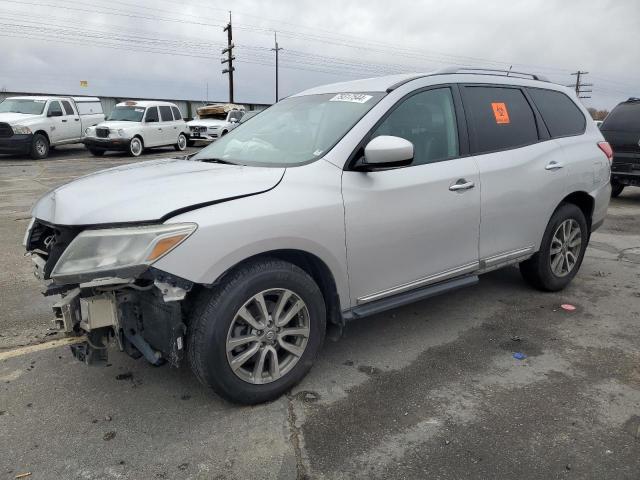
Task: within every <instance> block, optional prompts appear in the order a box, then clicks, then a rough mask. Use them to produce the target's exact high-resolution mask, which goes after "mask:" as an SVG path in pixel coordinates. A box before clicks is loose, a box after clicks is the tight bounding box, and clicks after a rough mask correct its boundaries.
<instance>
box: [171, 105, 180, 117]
mask: <svg viewBox="0 0 640 480" xmlns="http://www.w3.org/2000/svg"><path fill="white" fill-rule="evenodd" d="M171 111H172V112H173V119H174V120H182V115H181V114H180V110H179V109H178V107H171Z"/></svg>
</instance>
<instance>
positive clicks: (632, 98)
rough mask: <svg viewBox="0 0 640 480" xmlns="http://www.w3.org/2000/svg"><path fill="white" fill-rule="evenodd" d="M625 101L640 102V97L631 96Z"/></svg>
mask: <svg viewBox="0 0 640 480" xmlns="http://www.w3.org/2000/svg"><path fill="white" fill-rule="evenodd" d="M625 101H626V102H640V98H638V97H629V98H627V99H626V100H625Z"/></svg>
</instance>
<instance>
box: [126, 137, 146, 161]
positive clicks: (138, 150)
mask: <svg viewBox="0 0 640 480" xmlns="http://www.w3.org/2000/svg"><path fill="white" fill-rule="evenodd" d="M143 151H144V143H143V142H142V139H141V138H140V137H133V138H132V139H131V140H130V141H129V149H128V153H129V156H130V157H139V156H140V155H142V152H143Z"/></svg>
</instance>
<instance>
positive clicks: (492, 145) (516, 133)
mask: <svg viewBox="0 0 640 480" xmlns="http://www.w3.org/2000/svg"><path fill="white" fill-rule="evenodd" d="M463 90H464V106H465V110H466V112H467V123H468V125H469V130H470V133H471V136H472V140H473V144H474V153H485V152H494V151H496V150H507V149H510V148H517V147H522V146H524V145H529V144H531V143H535V142H537V141H538V128H537V126H536V119H535V116H534V114H533V110H531V106H530V105H529V102H528V101H527V99H526V97H525V96H524V94H523V93H522V91H521V90H520V89H518V88H504V87H465V88H464V89H463Z"/></svg>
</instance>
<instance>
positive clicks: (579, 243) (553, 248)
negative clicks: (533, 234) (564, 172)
mask: <svg viewBox="0 0 640 480" xmlns="http://www.w3.org/2000/svg"><path fill="white" fill-rule="evenodd" d="M588 241H589V231H588V226H587V221H586V219H585V217H584V213H582V210H580V209H579V208H578V207H577V206H576V205H574V204H571V203H563V204H561V205H560V206H559V207H558V208H557V209H556V211H555V212H554V213H553V215H552V216H551V220H549V224H548V225H547V229H546V230H545V233H544V237H543V238H542V243H541V245H540V250H539V251H538V252H537V253H535V254H534V255H533V256H532V257H531V258H530V259H529V260H526V261H524V262H522V263H521V264H520V273H522V276H523V277H524V279H525V280H526V281H527V282H529V283H530V284H531V285H532V286H534V287H535V288H537V289H539V290H543V291H547V292H556V291H558V290H562V289H563V288H565V287H566V286H567V285H568V284H569V282H571V280H573V277H575V276H576V274H577V273H578V270H579V269H580V265H581V264H582V259H583V258H584V253H585V250H586V248H587V243H588Z"/></svg>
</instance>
